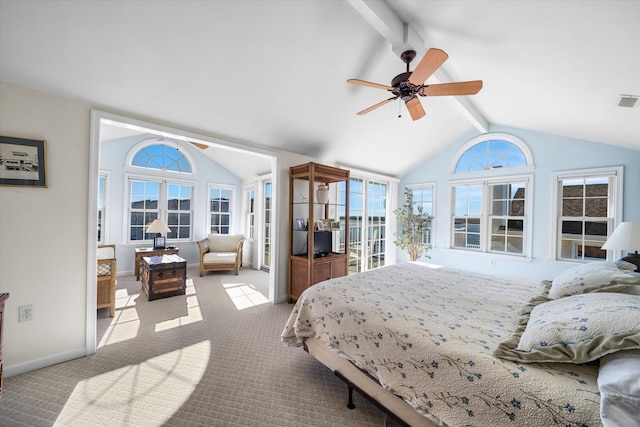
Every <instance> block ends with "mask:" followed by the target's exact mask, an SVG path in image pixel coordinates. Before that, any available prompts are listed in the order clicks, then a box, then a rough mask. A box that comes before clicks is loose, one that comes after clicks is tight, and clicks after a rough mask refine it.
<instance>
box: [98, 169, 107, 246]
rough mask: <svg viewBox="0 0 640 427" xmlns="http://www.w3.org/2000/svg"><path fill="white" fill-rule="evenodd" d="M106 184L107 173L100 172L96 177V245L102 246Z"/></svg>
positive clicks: (104, 227)
mask: <svg viewBox="0 0 640 427" xmlns="http://www.w3.org/2000/svg"><path fill="white" fill-rule="evenodd" d="M107 184H108V175H107V173H106V172H105V173H103V172H100V176H99V177H98V244H104V242H105V239H106V237H105V234H106V224H107V223H106V221H105V214H106V206H107V201H106V197H107Z"/></svg>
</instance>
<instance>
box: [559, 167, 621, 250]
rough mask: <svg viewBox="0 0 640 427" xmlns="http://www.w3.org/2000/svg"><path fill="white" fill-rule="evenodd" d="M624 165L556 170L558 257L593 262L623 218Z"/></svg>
mask: <svg viewBox="0 0 640 427" xmlns="http://www.w3.org/2000/svg"><path fill="white" fill-rule="evenodd" d="M622 172H623V168H622V166H619V167H613V168H597V169H585V170H581V171H566V172H557V173H555V174H554V175H555V180H554V181H555V185H556V188H555V192H556V204H555V207H554V208H555V218H556V224H555V226H556V232H555V241H556V245H555V259H557V260H563V261H593V260H603V259H606V258H607V251H606V250H603V249H602V245H603V244H604V242H606V240H607V237H608V236H609V235H610V234H611V233H612V232H613V229H614V228H615V224H617V223H618V222H620V220H621V215H622V212H621V202H622V182H621V181H622Z"/></svg>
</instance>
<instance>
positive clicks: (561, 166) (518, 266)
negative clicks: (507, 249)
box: [398, 126, 640, 281]
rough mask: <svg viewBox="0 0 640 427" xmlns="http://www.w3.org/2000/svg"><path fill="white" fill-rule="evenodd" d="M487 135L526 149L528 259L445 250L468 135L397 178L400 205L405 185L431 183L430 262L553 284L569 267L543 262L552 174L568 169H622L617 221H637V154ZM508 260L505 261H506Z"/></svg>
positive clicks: (546, 138)
mask: <svg viewBox="0 0 640 427" xmlns="http://www.w3.org/2000/svg"><path fill="white" fill-rule="evenodd" d="M490 132H503V133H507V134H511V135H514V136H517V137H518V138H520V139H521V140H523V141H524V142H525V143H526V144H527V145H528V147H529V148H530V149H531V152H532V154H533V162H534V166H535V169H534V183H533V224H532V230H533V233H532V234H533V236H532V238H533V242H532V243H533V247H532V251H533V260H531V261H525V260H522V259H517V258H516V257H505V256H495V255H493V256H492V255H488V254H477V253H471V252H469V251H464V250H455V249H447V248H446V247H447V246H449V233H450V218H451V214H450V199H451V197H450V189H449V181H450V180H451V179H453V176H452V174H451V173H450V167H451V162H452V159H453V157H454V156H455V154H456V152H457V150H458V149H459V148H460V147H461V146H462V145H463V144H464V143H466V142H467V141H468V140H470V139H471V138H473V137H475V136H477V135H475V134H474V135H468V136H467V138H463V139H461V140H460V141H458V143H457V144H452V146H450V147H448V148H447V149H445V150H444V151H442V152H441V153H439V154H438V156H436V157H435V158H433V159H430V160H429V161H427V162H424V163H423V164H421V165H420V166H418V167H416V168H415V169H414V170H413V171H411V172H410V173H408V174H406V175H405V176H404V177H402V179H401V182H400V186H399V197H400V200H404V195H403V194H402V193H403V192H404V187H405V186H406V185H410V184H417V183H424V182H435V183H436V212H435V216H436V220H437V222H436V229H435V231H436V236H435V237H436V241H435V245H436V247H435V248H434V249H433V250H432V251H430V252H429V256H431V259H430V260H428V261H430V262H433V263H436V264H441V265H445V266H449V267H455V268H460V269H464V270H473V271H478V272H483V273H487V274H496V275H501V276H509V277H520V278H525V279H531V280H533V281H538V280H543V279H553V277H555V276H556V275H557V274H558V273H559V272H561V271H563V270H565V269H567V268H568V267H571V266H572V264H570V263H567V262H559V261H554V260H550V259H549V256H550V254H549V239H550V238H552V236H551V234H550V233H551V226H552V221H553V219H552V218H551V214H552V206H553V200H552V194H553V185H554V183H553V172H555V171H562V170H571V169H583V168H596V167H605V166H619V165H623V166H624V201H623V203H624V205H623V218H622V219H623V221H640V190H639V188H640V151H639V150H631V149H625V148H620V147H614V146H611V145H605V144H599V143H595V142H589V141H581V140H575V139H570V138H563V137H559V136H554V135H547V134H542V133H537V132H531V131H526V130H522V129H514V128H508V127H504V126H491V127H490ZM509 258H511V259H509ZM407 260H408V256H407V254H406V253H405V252H402V251H398V262H400V261H407Z"/></svg>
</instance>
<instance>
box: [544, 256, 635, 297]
mask: <svg viewBox="0 0 640 427" xmlns="http://www.w3.org/2000/svg"><path fill="white" fill-rule="evenodd" d="M634 284H640V274H638V273H632V272H631V271H629V270H622V269H620V268H618V266H617V265H616V263H613V262H606V261H593V262H589V263H587V264H581V265H579V266H576V267H573V268H570V269H568V270H566V271H564V272H562V273H561V274H560V275H558V277H556V278H555V279H553V281H552V282H551V289H550V290H549V298H552V299H558V298H562V297H566V296H569V295H577V294H583V293H587V292H602V291H604V292H616V291H622V290H625V289H627V288H628V287H629V286H630V285H634Z"/></svg>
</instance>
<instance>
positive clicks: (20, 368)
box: [2, 347, 86, 378]
mask: <svg viewBox="0 0 640 427" xmlns="http://www.w3.org/2000/svg"><path fill="white" fill-rule="evenodd" d="M85 355H86V353H85V348H84V347H81V348H76V349H74V350H70V351H66V352H64V353H58V354H53V355H51V356H47V357H43V358H42V359H37V360H31V361H29V362H24V363H18V364H17V365H5V366H4V370H3V374H2V376H3V377H5V378H9V377H12V376H14V375H20V374H24V373H26V372H30V371H35V370H36V369H42V368H46V367H47V366H51V365H57V364H58V363H62V362H67V361H69V360H73V359H77V358H79V357H84V356H85Z"/></svg>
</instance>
